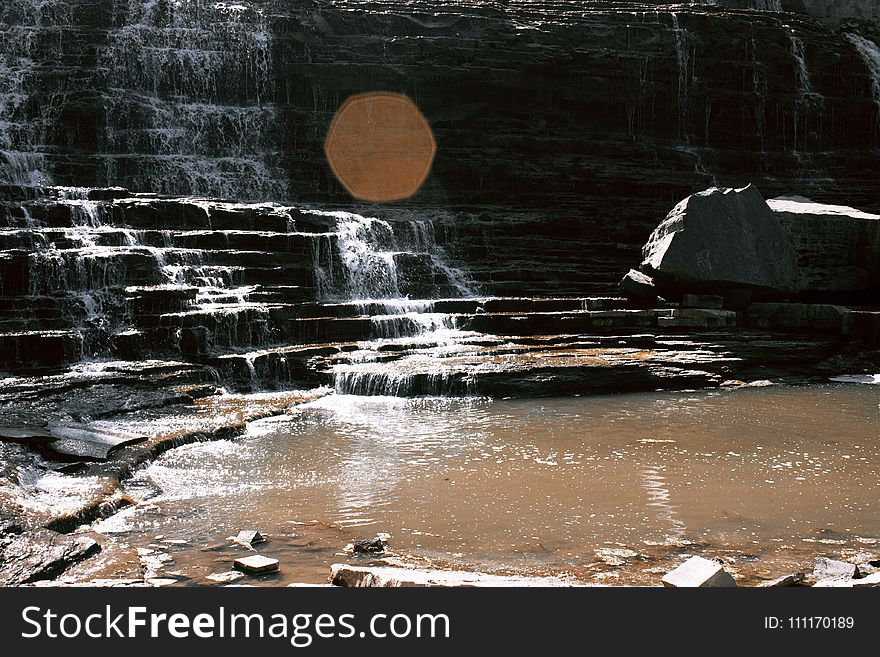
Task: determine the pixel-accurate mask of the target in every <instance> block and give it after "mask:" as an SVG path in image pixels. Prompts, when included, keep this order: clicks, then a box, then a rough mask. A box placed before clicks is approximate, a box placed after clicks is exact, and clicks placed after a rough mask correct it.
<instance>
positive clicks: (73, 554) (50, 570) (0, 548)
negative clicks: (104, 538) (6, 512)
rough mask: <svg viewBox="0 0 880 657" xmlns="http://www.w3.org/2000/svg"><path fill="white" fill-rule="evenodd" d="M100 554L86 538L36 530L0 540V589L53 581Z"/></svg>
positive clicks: (99, 547) (96, 547) (96, 545)
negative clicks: (83, 561) (87, 559)
mask: <svg viewBox="0 0 880 657" xmlns="http://www.w3.org/2000/svg"><path fill="white" fill-rule="evenodd" d="M100 550H101V546H100V545H98V543H96V542H95V541H94V540H92V539H91V538H88V537H87V536H69V535H66V534H59V533H57V532H53V531H50V530H48V529H35V530H33V531H29V532H24V533H23V534H15V535H11V536H10V535H7V536H5V537H3V538H2V539H0V586H17V585H19V584H30V583H31V582H38V581H40V580H48V579H54V578H55V577H58V576H59V575H61V573H63V572H64V571H65V570H67V568H68V567H70V566H72V565H73V564H75V563H78V562H80V561H82V560H83V559H86V558H88V557H90V556H92V555H93V554H96V553H97V552H99V551H100Z"/></svg>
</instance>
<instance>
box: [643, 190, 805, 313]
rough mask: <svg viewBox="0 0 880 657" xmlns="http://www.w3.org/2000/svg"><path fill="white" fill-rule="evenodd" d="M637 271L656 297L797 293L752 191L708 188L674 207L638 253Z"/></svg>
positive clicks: (774, 228) (782, 238)
mask: <svg viewBox="0 0 880 657" xmlns="http://www.w3.org/2000/svg"><path fill="white" fill-rule="evenodd" d="M642 256H643V258H644V259H643V262H642V265H641V267H640V270H641V272H642V273H643V274H646V275H648V276H650V277H651V278H653V280H654V284H655V286H656V287H657V289H658V291H659V293H660V295H661V296H665V297H667V298H670V297H672V296H678V295H681V294H684V293H689V292H690V293H704V292H712V293H717V294H719V295H722V296H726V294H725V290H728V289H730V290H749V291H751V292H752V294H753V297H755V298H784V297H786V296H789V295H791V294H793V293H794V292H796V291H797V284H798V264H797V256H796V255H795V252H794V249H792V246H791V243H790V242H789V239H788V236H787V234H786V232H785V230H784V229H783V228H782V226H781V225H780V223H779V220H778V219H777V218H776V216H775V215H774V214H773V212H772V210H771V209H770V207H769V206H768V205H767V203H766V201H765V200H764V198H763V197H762V196H761V193H760V192H759V191H758V190H757V188H755V187H754V186H753V185H748V186H747V187H743V188H742V189H729V188H717V187H713V188H711V189H707V190H706V191H703V192H699V193H697V194H693V195H691V196H689V197H687V198H686V199H684V200H683V201H682V202H681V203H679V204H678V205H676V206H675V208H673V210H672V211H671V212H670V213H669V214H668V215H667V216H666V218H665V219H664V220H663V221H662V222H661V223H660V225H659V226H657V228H656V229H655V230H654V232H653V233H652V234H651V236H650V238H649V239H648V242H647V243H646V244H645V246H644V247H643V249H642Z"/></svg>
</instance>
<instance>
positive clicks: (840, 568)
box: [813, 557, 858, 582]
mask: <svg viewBox="0 0 880 657" xmlns="http://www.w3.org/2000/svg"><path fill="white" fill-rule="evenodd" d="M857 573H858V567H857V566H856V565H855V564H852V563H847V562H846V561H835V560H834V559H827V558H826V557H816V565H815V566H814V567H813V579H815V580H816V581H817V582H822V581H823V580H848V579H852V578H853V577H855V576H856V574H857Z"/></svg>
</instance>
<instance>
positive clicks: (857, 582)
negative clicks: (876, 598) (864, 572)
mask: <svg viewBox="0 0 880 657" xmlns="http://www.w3.org/2000/svg"><path fill="white" fill-rule="evenodd" d="M852 585H853V588H854V589H869V588H870V589H873V588H880V573H874V574H873V575H868V576H867V577H863V578H862V579H854V580H853V581H852Z"/></svg>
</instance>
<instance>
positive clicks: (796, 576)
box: [758, 573, 807, 589]
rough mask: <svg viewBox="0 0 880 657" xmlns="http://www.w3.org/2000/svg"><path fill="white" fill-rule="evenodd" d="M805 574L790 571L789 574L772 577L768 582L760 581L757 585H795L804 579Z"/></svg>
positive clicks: (765, 586)
mask: <svg viewBox="0 0 880 657" xmlns="http://www.w3.org/2000/svg"><path fill="white" fill-rule="evenodd" d="M806 576H807V575H806V573H792V574H791V575H785V576H783V577H779V578H777V579H772V580H770V581H769V582H761V583H760V584H758V586H759V587H762V588H771V589H776V588H781V587H783V586H797V585H798V584H800V583H801V582H803V581H804V578H805V577H806Z"/></svg>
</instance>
